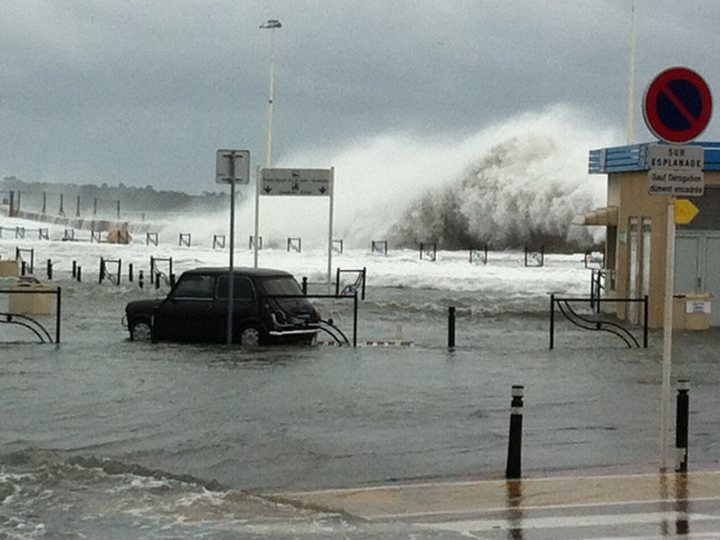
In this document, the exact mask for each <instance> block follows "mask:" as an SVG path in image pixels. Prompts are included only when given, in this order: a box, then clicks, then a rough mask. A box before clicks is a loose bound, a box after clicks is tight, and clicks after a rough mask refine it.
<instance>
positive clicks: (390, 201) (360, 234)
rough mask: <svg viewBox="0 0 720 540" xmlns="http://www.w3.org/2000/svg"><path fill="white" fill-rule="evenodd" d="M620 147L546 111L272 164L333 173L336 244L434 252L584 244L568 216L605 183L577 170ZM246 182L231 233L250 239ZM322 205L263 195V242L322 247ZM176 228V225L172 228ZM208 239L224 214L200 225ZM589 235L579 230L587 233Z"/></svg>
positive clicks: (560, 110)
mask: <svg viewBox="0 0 720 540" xmlns="http://www.w3.org/2000/svg"><path fill="white" fill-rule="evenodd" d="M619 140H620V136H619V134H618V133H616V132H615V131H613V130H612V129H610V128H608V127H604V126H598V122H597V121H593V120H591V119H589V118H588V117H587V115H585V114H583V113H582V111H578V110H577V109H574V108H571V107H567V106H560V105H558V106H554V107H551V108H548V109H547V110H544V111H541V112H537V113H527V114H522V115H519V116H516V117H514V118H511V119H509V120H506V121H503V122H499V123H496V124H493V125H490V126H487V127H485V128H483V129H482V130H480V131H479V132H477V133H475V134H472V135H469V136H467V135H466V136H464V137H460V136H455V137H453V136H452V135H447V134H443V135H441V136H440V135H439V136H435V137H430V138H427V137H426V138H420V137H416V136H411V135H409V134H384V135H379V136H375V137H371V138H367V139H363V140H358V141H356V142H354V143H351V144H345V145H343V146H338V147H336V148H327V147H324V148H316V149H312V148H310V149H307V148H305V149H302V150H301V151H298V152H296V153H295V154H292V155H288V156H285V157H284V158H283V159H282V160H281V161H279V162H278V163H276V164H275V166H277V167H293V168H302V167H307V168H319V167H330V166H334V167H335V216H334V231H333V237H334V238H342V239H344V240H345V242H346V245H347V246H351V247H362V246H368V247H369V245H370V241H371V240H388V241H389V242H390V244H391V245H392V246H393V247H413V248H414V247H416V246H417V244H418V243H419V242H437V243H438V247H439V248H440V249H459V248H465V249H466V248H468V247H471V246H475V247H480V246H481V245H482V244H483V243H485V242H487V243H489V244H490V246H491V248H492V249H505V248H514V247H522V246H524V245H530V246H533V245H535V246H537V245H540V244H542V245H545V246H546V248H549V249H552V248H562V247H567V246H568V245H573V244H575V245H578V246H580V245H584V246H589V245H591V244H592V243H593V242H595V241H597V240H599V239H600V238H598V237H595V238H593V237H591V232H592V233H593V234H595V235H600V234H602V233H603V231H602V230H591V229H587V228H582V227H571V226H570V222H571V221H572V218H573V216H574V215H575V214H577V213H581V212H585V211H587V210H589V209H592V208H594V207H597V206H601V205H603V204H604V200H605V181H604V178H602V177H597V176H595V177H593V176H590V175H588V173H587V159H588V150H590V149H591V148H597V147H602V146H607V145H610V144H613V143H616V142H618V141H619ZM252 191H253V187H252V186H250V189H248V190H247V192H246V193H244V196H245V200H244V202H243V203H242V204H240V205H239V207H238V211H237V214H236V217H237V229H236V230H237V238H238V241H240V242H245V241H247V237H248V236H249V235H250V234H252V232H253V230H254V229H253V218H254V209H253V205H254V199H253V196H252ZM327 216H328V201H327V198H324V197H318V198H314V197H312V198H294V197H293V198H287V197H263V198H261V205H260V234H261V235H262V236H263V240H264V242H263V243H264V245H266V246H268V247H272V246H283V245H284V242H285V241H286V239H287V238H288V237H302V239H303V240H302V241H303V246H307V247H312V246H322V245H326V243H327V230H328V218H327ZM184 225H185V226H186V225H187V224H186V223H185V224H184ZM198 227H199V228H201V229H207V233H208V234H209V233H210V232H211V230H212V232H213V234H217V233H221V232H223V231H224V230H225V228H226V227H227V214H226V213H225V212H221V213H219V214H218V215H217V216H214V219H209V218H208V217H204V218H202V219H200V223H198ZM588 231H591V232H588Z"/></svg>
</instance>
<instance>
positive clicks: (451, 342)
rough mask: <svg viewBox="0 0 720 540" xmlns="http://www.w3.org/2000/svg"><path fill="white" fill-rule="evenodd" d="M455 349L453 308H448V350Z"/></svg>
mask: <svg viewBox="0 0 720 540" xmlns="http://www.w3.org/2000/svg"><path fill="white" fill-rule="evenodd" d="M454 348H455V306H450V307H449V308H448V349H454Z"/></svg>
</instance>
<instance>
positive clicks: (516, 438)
mask: <svg viewBox="0 0 720 540" xmlns="http://www.w3.org/2000/svg"><path fill="white" fill-rule="evenodd" d="M524 395H525V387H524V386H523V385H520V384H514V385H513V387H512V402H511V404H510V438H509V441H508V457H507V468H506V469H505V478H506V479H508V480H511V479H513V480H514V479H518V478H520V476H521V475H522V472H521V469H522V466H521V458H522V419H523V415H522V408H523V396H524Z"/></svg>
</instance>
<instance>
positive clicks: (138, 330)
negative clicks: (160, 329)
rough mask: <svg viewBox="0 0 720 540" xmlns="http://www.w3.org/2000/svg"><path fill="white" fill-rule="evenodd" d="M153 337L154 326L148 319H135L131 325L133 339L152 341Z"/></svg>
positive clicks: (131, 337)
mask: <svg viewBox="0 0 720 540" xmlns="http://www.w3.org/2000/svg"><path fill="white" fill-rule="evenodd" d="M151 339H152V326H151V324H150V321H148V320H147V319H140V320H138V321H135V322H134V323H133V325H132V326H131V327H130V340H131V341H150V340H151Z"/></svg>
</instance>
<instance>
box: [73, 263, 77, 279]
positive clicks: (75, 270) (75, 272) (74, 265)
mask: <svg viewBox="0 0 720 540" xmlns="http://www.w3.org/2000/svg"><path fill="white" fill-rule="evenodd" d="M72 277H73V278H76V277H77V261H73V265H72Z"/></svg>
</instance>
